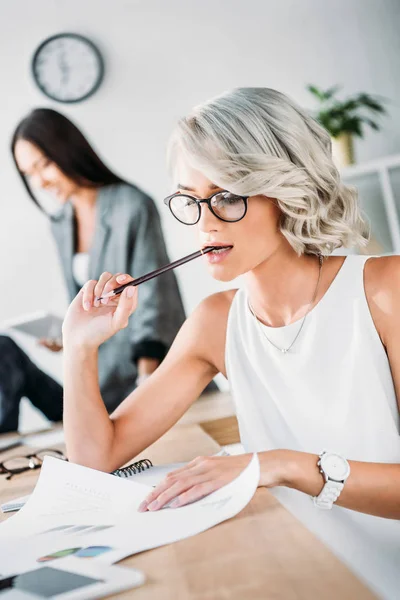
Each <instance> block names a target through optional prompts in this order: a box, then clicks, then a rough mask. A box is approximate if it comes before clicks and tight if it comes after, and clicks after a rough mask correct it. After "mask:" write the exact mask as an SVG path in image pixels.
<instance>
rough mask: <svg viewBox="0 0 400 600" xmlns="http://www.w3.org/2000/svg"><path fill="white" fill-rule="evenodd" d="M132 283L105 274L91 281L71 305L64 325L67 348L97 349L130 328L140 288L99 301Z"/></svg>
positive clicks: (64, 339) (122, 278)
mask: <svg viewBox="0 0 400 600" xmlns="http://www.w3.org/2000/svg"><path fill="white" fill-rule="evenodd" d="M129 281H133V278H132V277H131V276H130V275H125V274H121V273H118V274H117V275H112V274H111V273H103V274H102V275H101V276H100V279H99V280H98V281H94V280H91V281H88V282H87V283H86V284H85V285H84V286H83V288H82V289H81V291H80V292H79V293H78V294H77V296H76V297H75V298H74V300H73V301H72V302H71V304H70V306H69V308H68V311H67V314H66V316H65V319H64V323H63V344H64V348H67V347H69V346H71V345H72V346H75V345H78V346H85V347H88V348H89V347H90V348H98V347H99V346H100V345H101V344H102V343H103V342H105V341H106V340H107V339H108V338H110V337H112V336H113V335H114V334H116V333H117V332H118V331H119V330H120V329H124V328H125V327H127V325H128V322H129V317H130V316H131V314H132V313H133V312H134V311H135V309H136V305H137V288H136V287H133V286H129V287H127V288H125V290H124V291H123V292H122V294H120V295H119V296H114V297H112V298H104V299H103V300H101V301H99V300H98V298H99V297H101V296H103V295H104V294H107V293H108V292H110V291H111V290H113V289H115V288H117V287H119V286H120V285H121V284H125V283H128V282H129Z"/></svg>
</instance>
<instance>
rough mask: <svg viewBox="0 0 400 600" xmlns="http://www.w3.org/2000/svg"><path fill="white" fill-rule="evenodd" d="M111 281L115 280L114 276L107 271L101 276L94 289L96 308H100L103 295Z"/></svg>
mask: <svg viewBox="0 0 400 600" xmlns="http://www.w3.org/2000/svg"><path fill="white" fill-rule="evenodd" d="M110 279H113V275H112V273H109V272H108V271H105V272H104V273H102V274H101V275H100V277H99V280H98V282H97V283H96V286H95V288H94V306H96V307H97V306H100V300H99V298H101V296H102V295H103V293H104V287H105V285H106V284H107V283H108V282H109V281H110Z"/></svg>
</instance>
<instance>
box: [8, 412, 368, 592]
mask: <svg viewBox="0 0 400 600" xmlns="http://www.w3.org/2000/svg"><path fill="white" fill-rule="evenodd" d="M218 416H220V415H218ZM225 416H226V415H225ZM220 421H221V422H223V421H224V417H221V418H220ZM218 449H219V445H218V444H217V443H216V442H215V441H214V440H213V439H212V438H211V437H210V436H209V435H207V433H206V432H205V431H204V430H203V429H202V428H201V427H200V425H197V424H190V423H186V424H185V423H180V424H178V425H176V426H175V427H173V428H172V429H171V430H170V431H169V432H168V433H166V434H165V435H164V436H163V437H162V438H161V439H160V440H158V441H157V442H156V443H155V444H153V445H152V446H150V448H148V449H147V450H146V451H145V452H143V453H142V454H141V455H140V456H139V457H138V458H143V457H147V458H150V459H151V460H152V461H153V462H154V463H155V464H165V463H169V462H180V461H188V460H191V459H193V458H194V457H196V456H198V455H209V454H213V453H215V452H216V451H218ZM25 451H27V452H28V451H29V449H28V448H27V447H26V446H22V447H20V448H15V449H13V450H9V451H7V452H4V453H2V454H1V460H4V458H6V457H7V456H11V455H12V454H23V453H25ZM37 477H38V471H35V472H31V473H28V474H22V475H19V476H16V477H15V478H13V479H12V480H11V481H6V480H5V477H4V476H0V503H3V502H6V501H8V500H11V499H12V498H16V497H18V496H23V495H26V494H29V493H30V492H31V491H32V489H33V487H34V484H35V482H36V479H37ZM11 514H12V513H11ZM9 516H10V513H9V514H8V515H7V514H6V515H4V514H3V513H1V512H0V521H2V520H4V519H6V518H8V517H9ZM120 564H122V565H124V566H132V567H135V568H138V569H141V570H142V571H143V572H144V573H145V574H146V577H147V582H146V584H145V585H144V586H143V587H141V588H138V589H136V590H135V591H134V592H133V591H132V590H128V591H126V592H123V593H120V594H118V595H116V596H112V597H118V598H131V597H132V596H133V595H134V597H135V600H181V599H182V600H217V599H218V600H220V599H221V600H222V599H223V600H266V599H270V598H271V599H272V598H273V599H274V600H314V599H318V600H320V599H323V600H337V599H338V598H340V599H341V600H354V599H355V598H356V599H357V600H372V598H375V596H374V595H373V594H372V592H371V591H369V589H367V588H366V587H365V585H364V584H363V583H361V582H360V581H359V580H358V578H357V577H356V576H355V575H354V574H353V573H352V572H351V571H350V570H349V569H348V568H347V567H346V566H345V565H344V564H343V563H341V562H340V561H339V560H338V559H337V558H336V557H335V556H334V555H333V554H332V553H331V552H330V551H329V550H328V549H327V548H326V547H325V546H324V545H323V544H322V543H321V542H320V541H319V540H317V539H316V538H315V537H314V536H313V534H311V533H310V532H309V531H308V530H307V529H306V528H305V527H304V526H303V525H302V524H301V523H300V522H299V521H297V520H296V519H295V518H294V517H293V516H292V515H291V514H290V513H289V512H288V511H287V510H286V509H285V508H284V507H283V506H282V505H281V504H280V503H279V502H278V501H277V500H276V499H275V497H274V496H273V495H272V494H270V493H269V492H268V490H266V489H261V488H259V489H258V490H257V492H256V494H255V495H254V497H253V499H252V500H251V502H250V503H249V504H248V506H247V507H246V508H245V509H244V510H243V511H242V512H241V513H240V514H239V515H237V516H236V517H235V518H233V519H230V520H229V521H225V522H224V523H221V524H220V525H217V526H216V527H213V528H211V529H209V530H208V531H205V532H203V533H200V534H198V535H196V536H194V537H191V538H188V539H186V540H182V541H180V542H176V543H174V544H169V545H167V546H164V547H161V548H156V549H154V550H149V551H147V552H142V553H140V554H136V555H134V556H132V557H130V558H127V559H125V560H123V561H122V562H121V563H120Z"/></svg>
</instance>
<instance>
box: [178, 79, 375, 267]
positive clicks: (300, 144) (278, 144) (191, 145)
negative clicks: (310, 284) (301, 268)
mask: <svg viewBox="0 0 400 600" xmlns="http://www.w3.org/2000/svg"><path fill="white" fill-rule="evenodd" d="M179 155H181V156H184V159H185V161H188V162H189V164H190V165H191V166H192V167H194V168H196V169H197V170H199V171H201V172H202V173H203V174H204V175H205V176H206V177H207V178H208V179H210V181H212V182H213V183H214V184H215V185H218V186H219V187H221V188H223V189H227V190H229V191H231V192H234V193H236V194H240V195H246V196H256V195H259V194H260V195H264V196H267V197H269V198H274V199H275V200H276V202H277V204H278V206H279V208H280V210H281V221H280V229H281V232H282V234H283V235H284V236H285V238H286V239H287V240H288V242H289V243H290V244H291V246H292V247H293V248H294V250H295V251H296V252H297V253H298V254H299V255H301V254H303V253H307V254H322V255H328V254H330V253H331V252H332V251H333V250H334V249H335V248H339V247H342V246H343V247H347V248H348V247H351V246H364V245H365V244H366V243H367V241H368V237H369V227H368V225H367V223H366V221H365V220H364V218H363V217H362V215H361V211H360V208H359V205H358V199H357V192H356V190H355V189H354V188H350V187H348V186H346V185H344V184H343V183H342V182H341V181H340V176H339V173H338V171H337V169H336V167H335V166H334V164H333V162H332V153H331V140H330V137H329V135H328V133H327V131H325V129H323V127H321V126H320V125H319V124H318V123H317V122H316V121H315V120H314V119H313V118H312V117H310V115H308V114H307V113H306V112H305V111H304V110H302V109H301V108H300V107H299V106H297V105H296V104H295V103H294V102H293V101H292V100H291V99H290V98H288V97H287V96H285V95H284V94H282V93H280V92H278V91H276V90H273V89H269V88H238V89H235V90H233V91H231V92H228V93H225V94H223V95H221V96H219V97H217V98H215V99H213V100H210V101H209V102H206V103H205V104H202V105H200V106H198V107H196V108H194V110H193V112H192V113H191V114H189V115H188V116H187V117H185V118H183V119H181V120H180V121H179V123H178V125H177V127H176V129H175V131H174V132H173V134H172V136H171V140H170V143H169V146H168V163H169V167H170V170H172V171H174V167H175V166H176V163H177V158H178V156H179Z"/></svg>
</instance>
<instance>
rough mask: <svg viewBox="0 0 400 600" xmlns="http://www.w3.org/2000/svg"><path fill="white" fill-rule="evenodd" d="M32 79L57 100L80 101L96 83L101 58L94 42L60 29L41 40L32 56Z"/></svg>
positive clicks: (98, 77)
mask: <svg viewBox="0 0 400 600" xmlns="http://www.w3.org/2000/svg"><path fill="white" fill-rule="evenodd" d="M32 74H33V78H34V80H35V82H36V83H37V85H38V86H39V88H40V89H41V90H42V92H43V93H44V94H46V96H48V97H49V98H51V99H52V100H57V101H58V102H67V103H69V102H81V101H82V100H85V99H86V98H89V96H91V95H92V94H93V93H94V92H95V91H96V90H97V88H98V87H99V85H100V83H101V81H102V79H103V75H104V62H103V58H102V56H101V54H100V52H99V50H98V49H97V48H96V46H95V45H94V44H93V42H91V41H90V40H88V39H87V38H85V37H83V36H81V35H77V34H75V33H60V34H58V35H53V36H52V37H49V38H48V39H46V40H45V41H44V42H42V43H41V44H40V46H39V47H38V49H37V50H36V52H35V54H34V56H33V59H32Z"/></svg>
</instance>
